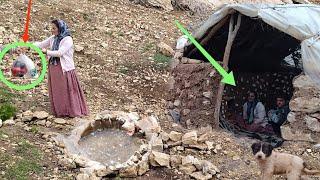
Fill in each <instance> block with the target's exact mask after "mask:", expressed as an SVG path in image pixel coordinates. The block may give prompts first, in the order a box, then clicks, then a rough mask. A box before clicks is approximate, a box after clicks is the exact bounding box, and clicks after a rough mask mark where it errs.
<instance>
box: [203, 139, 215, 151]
mask: <svg viewBox="0 0 320 180" xmlns="http://www.w3.org/2000/svg"><path fill="white" fill-rule="evenodd" d="M205 143H206V145H207V147H208V150H209V151H211V150H212V149H213V142H211V141H206V142H205ZM217 150H218V149H217Z"/></svg>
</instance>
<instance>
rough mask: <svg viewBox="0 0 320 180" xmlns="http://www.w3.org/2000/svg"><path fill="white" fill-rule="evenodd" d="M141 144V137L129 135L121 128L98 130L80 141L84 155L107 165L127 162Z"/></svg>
mask: <svg viewBox="0 0 320 180" xmlns="http://www.w3.org/2000/svg"><path fill="white" fill-rule="evenodd" d="M140 145H141V144H140V143H139V138H137V137H134V136H129V135H127V134H126V132H125V131H122V130H120V129H103V130H97V131H95V132H92V133H91V134H89V135H87V136H85V137H83V138H81V139H80V141H79V146H80V148H81V149H80V151H81V152H82V153H83V155H85V156H87V157H88V158H90V159H91V160H94V161H98V162H100V163H104V164H105V165H116V164H119V163H124V162H126V161H127V160H128V159H129V158H130V157H131V156H132V155H133V154H134V152H136V151H137V150H139V147H140Z"/></svg>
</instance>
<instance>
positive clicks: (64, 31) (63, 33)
mask: <svg viewBox="0 0 320 180" xmlns="http://www.w3.org/2000/svg"><path fill="white" fill-rule="evenodd" d="M52 23H53V24H55V25H56V26H57V28H58V31H59V34H58V35H57V36H55V37H54V41H53V46H52V49H51V50H52V51H57V50H59V44H60V42H61V40H62V39H63V38H65V37H67V36H71V33H70V31H69V28H68V25H67V24H66V23H65V22H64V21H63V20H53V21H52ZM58 60H59V58H58V57H50V59H49V62H50V64H54V65H57V61H58Z"/></svg>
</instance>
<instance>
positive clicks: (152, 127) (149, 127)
mask: <svg viewBox="0 0 320 180" xmlns="http://www.w3.org/2000/svg"><path fill="white" fill-rule="evenodd" d="M136 126H137V127H138V128H139V129H141V130H142V131H143V132H146V133H147V132H148V133H160V131H161V127H160V125H159V123H158V120H157V118H156V117H154V116H149V117H146V118H143V119H141V120H140V121H138V122H137V123H136Z"/></svg>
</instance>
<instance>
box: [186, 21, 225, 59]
mask: <svg viewBox="0 0 320 180" xmlns="http://www.w3.org/2000/svg"><path fill="white" fill-rule="evenodd" d="M228 19H229V16H226V17H224V18H223V19H222V20H221V21H219V22H218V23H217V24H215V25H214V26H213V27H212V28H211V30H210V32H209V34H208V35H205V38H203V39H202V40H201V41H200V42H199V43H200V44H201V46H202V47H204V46H205V45H206V44H207V43H208V42H209V40H210V39H211V38H212V37H213V36H214V34H215V33H216V32H217V31H218V30H219V29H220V28H222V26H223V25H225V24H226V22H227V20H228ZM192 46H193V47H194V48H193V49H192V50H191V51H190V52H189V53H188V55H187V57H190V56H191V55H192V54H193V53H195V52H196V51H197V50H198V48H196V47H195V46H194V45H192Z"/></svg>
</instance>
